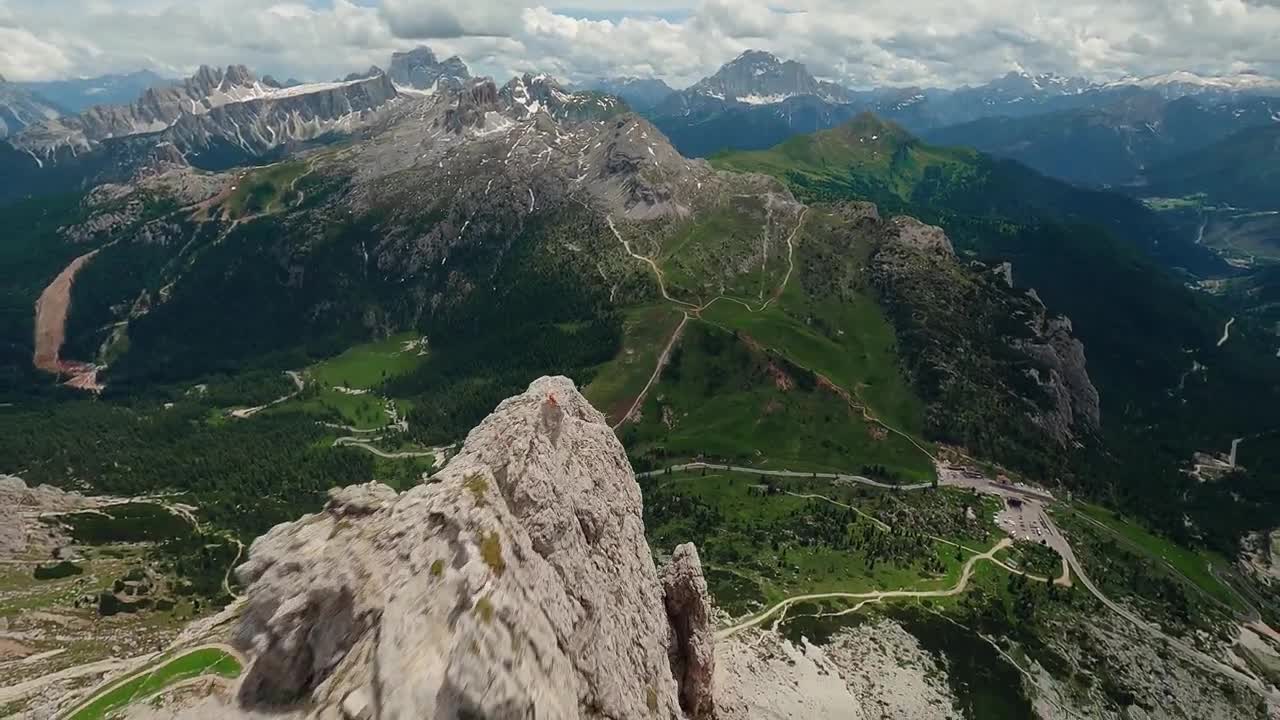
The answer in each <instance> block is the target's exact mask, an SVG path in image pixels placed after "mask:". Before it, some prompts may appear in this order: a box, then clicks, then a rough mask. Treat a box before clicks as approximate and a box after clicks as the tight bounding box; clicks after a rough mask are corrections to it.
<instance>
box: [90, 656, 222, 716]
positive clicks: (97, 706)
mask: <svg viewBox="0 0 1280 720" xmlns="http://www.w3.org/2000/svg"><path fill="white" fill-rule="evenodd" d="M240 671H241V668H240V663H239V662H238V661H236V659H235V658H233V657H231V656H230V655H228V654H227V653H226V652H224V651H222V650H218V649H216V648H203V649H200V650H195V651H193V652H189V653H187V654H185V655H180V656H178V657H176V658H174V659H172V660H168V661H166V662H165V663H163V664H162V665H159V666H157V667H155V668H152V669H149V670H146V671H144V672H140V673H137V674H135V675H133V676H131V677H129V678H128V679H126V680H124V681H122V682H120V683H117V684H116V685H114V686H113V687H111V688H110V689H109V690H107V691H106V692H104V693H102V694H100V695H98V696H97V697H95V698H94V699H93V700H91V701H90V702H89V703H88V704H86V705H83V706H81V707H80V708H79V709H77V710H76V711H75V712H74V713H73V714H72V715H71V716H70V720H99V718H105V717H107V716H108V715H110V714H112V713H114V712H116V711H118V710H120V709H122V708H124V707H126V706H128V705H129V704H130V703H132V702H135V701H137V700H142V699H145V698H147V697H149V696H151V695H154V694H155V693H157V692H159V691H160V690H163V689H164V688H166V687H169V686H170V685H173V684H175V683H178V682H181V681H183V680H187V679H189V678H193V677H198V676H200V675H221V676H222V677H225V678H235V677H238V676H239V675H240Z"/></svg>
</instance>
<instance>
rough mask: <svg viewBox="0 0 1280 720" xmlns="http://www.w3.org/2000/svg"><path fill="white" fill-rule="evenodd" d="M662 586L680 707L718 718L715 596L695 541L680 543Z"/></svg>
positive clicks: (697, 718)
mask: <svg viewBox="0 0 1280 720" xmlns="http://www.w3.org/2000/svg"><path fill="white" fill-rule="evenodd" d="M662 588H663V592H664V593H665V596H666V605H667V617H668V618H670V620H671V627H672V630H674V635H673V636H672V644H671V650H670V652H669V653H668V654H669V655H670V658H671V670H672V672H673V673H675V677H676V682H677V683H678V684H679V686H680V707H682V708H684V710H685V712H687V713H688V714H689V717H691V718H694V719H695V720H701V719H703V718H713V717H715V698H714V697H712V693H711V678H712V676H713V675H714V674H715V671H716V656H715V633H714V632H712V627H711V624H712V619H711V598H710V596H709V595H708V594H707V580H706V578H705V577H703V575H702V561H701V560H700V559H699V558H698V549H697V548H696V547H694V546H693V543H685V544H683V545H678V546H677V547H676V549H675V552H674V553H672V556H671V564H670V565H667V567H665V568H663V571H662Z"/></svg>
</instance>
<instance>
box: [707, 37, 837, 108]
mask: <svg viewBox="0 0 1280 720" xmlns="http://www.w3.org/2000/svg"><path fill="white" fill-rule="evenodd" d="M690 91H691V92H693V93H698V94H702V95H705V96H707V97H711V98H715V99H718V100H725V101H736V102H740V103H746V104H749V105H766V104H772V103H777V102H782V101H783V100H786V99H787V98H791V97H796V96H799V95H812V96H815V97H820V98H822V99H824V100H827V101H829V102H845V101H846V99H847V96H848V91H847V90H845V89H844V88H842V87H840V86H838V85H836V84H834V83H829V82H822V81H819V80H817V79H815V78H814V77H813V75H811V74H809V70H808V69H807V68H806V67H805V66H804V65H802V64H800V63H798V62H796V61H794V60H786V61H783V60H780V59H779V58H778V57H777V56H776V55H774V54H773V53H771V52H766V51H764V50H747V51H746V52H743V53H742V54H741V55H739V56H738V57H736V58H734V59H733V60H731V61H730V62H728V63H726V64H725V65H723V66H721V68H720V69H719V70H718V71H716V74H714V75H712V76H711V77H707V78H703V79H702V80H701V81H699V82H698V83H697V84H695V85H694V86H693V87H692V88H690Z"/></svg>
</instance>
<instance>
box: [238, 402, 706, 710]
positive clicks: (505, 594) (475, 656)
mask: <svg viewBox="0 0 1280 720" xmlns="http://www.w3.org/2000/svg"><path fill="white" fill-rule="evenodd" d="M434 480H435V482H433V483H432V484H429V485H422V486H419V487H416V488H414V489H412V490H410V491H408V492H406V493H403V494H400V495H397V494H396V493H395V492H394V491H393V490H391V489H390V488H388V487H386V486H384V485H379V484H369V485H361V486H354V487H348V488H344V489H341V490H336V491H334V492H333V493H332V495H331V500H330V502H329V504H328V506H327V507H326V508H325V510H324V512H322V513H319V514H316V515H310V516H306V517H304V518H302V519H301V520H298V521H297V522H293V523H287V524H284V525H280V526H277V527H276V528H274V529H273V530H272V531H271V532H270V533H268V534H267V535H265V536H263V537H261V538H259V539H258V540H257V541H256V542H255V543H254V544H253V547H252V548H251V550H250V552H249V559H248V561H247V562H246V563H245V564H243V565H242V566H241V567H239V568H238V569H237V573H238V574H239V576H240V578H241V580H242V581H243V582H244V584H245V585H246V586H247V587H248V593H247V602H246V605H245V609H244V612H243V615H242V619H241V622H240V626H239V628H238V630H237V633H236V638H235V644H236V645H237V646H238V647H239V648H240V649H241V650H242V651H243V652H244V653H245V655H246V656H247V657H248V658H250V660H251V662H252V665H251V666H250V667H249V669H248V672H247V674H246V676H245V677H244V680H243V683H242V684H241V686H240V689H239V692H238V696H237V698H236V700H235V705H236V706H237V709H238V710H239V711H242V712H246V713H255V712H263V711H265V712H271V713H273V714H274V713H280V712H282V711H283V712H287V713H289V714H294V715H296V716H306V717H325V718H331V717H346V718H350V719H352V720H354V719H356V718H361V719H363V718H410V717H414V718H424V717H426V718H452V717H483V718H535V717H536V718H539V719H540V720H541V719H543V718H578V717H581V718H677V717H684V716H685V711H683V710H682V708H681V703H682V701H683V703H684V705H685V707H686V708H687V709H688V711H689V712H690V714H691V715H692V716H695V717H708V716H710V715H712V714H713V712H714V710H713V707H712V702H711V693H710V678H711V675H712V672H713V669H714V668H713V666H714V660H713V653H712V648H711V646H710V643H711V637H712V634H711V631H710V626H709V623H710V622H711V616H710V608H709V601H708V598H707V595H706V583H705V581H704V580H703V578H702V571H701V567H700V565H699V562H698V557H697V553H696V551H694V550H693V548H692V546H682V547H681V548H680V549H679V550H678V551H677V553H676V554H677V559H676V561H675V562H673V564H672V567H671V568H670V569H669V570H668V572H667V577H666V578H664V579H660V578H659V574H658V571H657V569H656V568H655V566H654V562H653V560H652V557H651V555H650V551H649V547H648V545H647V544H646V542H645V538H644V527H643V523H642V520H641V497H640V489H639V486H638V485H637V484H636V481H635V476H634V474H633V472H632V470H631V467H630V465H629V464H628V462H627V458H626V454H625V453H624V451H623V448H622V445H621V443H619V441H618V440H617V438H616V437H615V436H614V434H613V432H612V431H611V430H610V429H609V427H608V425H606V424H605V419H604V417H603V416H602V415H601V414H600V413H599V412H597V411H596V410H595V409H594V408H592V407H591V406H590V405H589V404H588V403H587V401H586V400H585V399H584V398H583V397H582V395H581V394H579V392H578V390H577V389H576V388H575V387H574V385H573V383H572V381H570V380H569V379H567V378H563V377H554V378H542V379H539V380H537V381H535V382H534V383H533V384H532V385H530V386H529V389H528V390H527V391H526V392H525V393H524V394H522V395H519V396H516V397H513V398H510V399H508V400H506V401H504V402H503V403H502V404H500V405H499V406H498V408H497V409H496V410H495V411H494V412H493V414H491V415H490V416H489V417H488V418H486V419H485V420H484V421H483V422H482V423H480V425H479V426H478V427H476V428H475V429H474V430H472V431H471V433H470V434H469V435H468V436H467V440H466V444H465V446H464V447H463V449H462V451H461V452H460V453H459V454H458V456H457V457H456V458H454V459H453V460H452V461H451V462H450V463H449V466H448V467H447V468H446V469H445V470H443V471H441V472H440V473H439V474H438V475H436V477H435V478H434ZM664 584H665V587H666V594H665V595H664V589H663V588H664Z"/></svg>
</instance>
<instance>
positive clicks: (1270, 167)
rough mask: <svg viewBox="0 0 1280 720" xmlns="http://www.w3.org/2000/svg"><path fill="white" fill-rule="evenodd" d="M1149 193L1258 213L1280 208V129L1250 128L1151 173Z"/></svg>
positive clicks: (1279, 125) (1270, 126)
mask: <svg viewBox="0 0 1280 720" xmlns="http://www.w3.org/2000/svg"><path fill="white" fill-rule="evenodd" d="M1144 179H1145V180H1146V182H1147V184H1148V187H1147V190H1148V192H1150V193H1152V194H1157V195H1169V196H1175V197H1176V196H1182V195H1193V194H1196V193H1203V194H1204V195H1205V196H1206V197H1207V198H1208V199H1209V200H1211V201H1214V202H1219V203H1227V204H1230V205H1234V206H1237V207H1244V208H1252V209H1256V210H1275V209H1278V208H1280V123H1274V122H1273V123H1269V124H1266V125H1260V126H1258V127H1253V128H1249V129H1247V130H1242V131H1240V132H1238V133H1235V134H1233V135H1231V136H1229V137H1225V138H1222V139H1221V140H1219V141H1218V142H1215V143H1213V144H1206V145H1205V146H1203V147H1201V148H1200V149H1199V150H1196V151H1195V152H1191V153H1188V154H1186V155H1182V156H1180V157H1176V158H1173V159H1171V160H1168V161H1166V162H1163V163H1160V164H1158V165H1155V166H1154V167H1152V168H1151V169H1150V170H1148V171H1147V172H1146V173H1145V176H1144Z"/></svg>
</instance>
